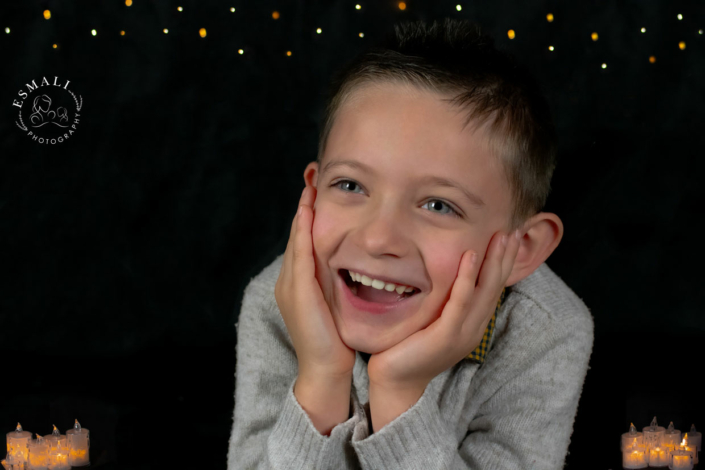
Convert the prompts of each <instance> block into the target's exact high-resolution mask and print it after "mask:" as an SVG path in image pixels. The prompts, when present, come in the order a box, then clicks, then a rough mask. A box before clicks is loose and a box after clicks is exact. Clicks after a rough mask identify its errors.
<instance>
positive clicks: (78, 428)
mask: <svg viewBox="0 0 705 470" xmlns="http://www.w3.org/2000/svg"><path fill="white" fill-rule="evenodd" d="M73 428H74V429H75V430H77V431H80V430H81V423H79V422H78V420H76V422H75V423H74V425H73Z"/></svg>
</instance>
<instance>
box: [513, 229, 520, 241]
mask: <svg viewBox="0 0 705 470" xmlns="http://www.w3.org/2000/svg"><path fill="white" fill-rule="evenodd" d="M514 236H515V237H517V240H521V232H520V231H519V229H517V231H516V233H514Z"/></svg>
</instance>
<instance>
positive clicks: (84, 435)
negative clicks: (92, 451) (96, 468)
mask: <svg viewBox="0 0 705 470" xmlns="http://www.w3.org/2000/svg"><path fill="white" fill-rule="evenodd" d="M66 438H67V439H68V442H69V465H71V466H72V467H85V466H86V465H89V464H90V460H89V459H88V449H89V448H90V446H91V440H90V433H89V431H88V429H85V428H82V427H81V423H79V422H78V420H76V423H74V425H73V429H69V430H68V431H66Z"/></svg>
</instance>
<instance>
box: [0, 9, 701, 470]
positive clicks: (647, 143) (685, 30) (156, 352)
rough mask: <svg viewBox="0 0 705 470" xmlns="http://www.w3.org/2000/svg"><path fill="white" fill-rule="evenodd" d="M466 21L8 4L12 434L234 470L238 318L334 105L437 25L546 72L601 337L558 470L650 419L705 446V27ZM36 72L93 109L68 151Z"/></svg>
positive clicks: (614, 454) (0, 183)
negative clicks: (394, 40)
mask: <svg viewBox="0 0 705 470" xmlns="http://www.w3.org/2000/svg"><path fill="white" fill-rule="evenodd" d="M457 4H458V2H445V1H440V2H432V1H424V2H421V1H419V2H413V1H412V2H409V3H408V4H407V5H406V9H405V10H401V9H400V8H399V6H398V4H397V2H392V1H384V2H374V3H373V2H367V3H361V4H360V5H361V6H362V8H361V9H360V10H357V9H355V2H343V1H334V2H328V1H326V2H324V1H296V2H294V1H283V2H274V1H260V2H244V1H241V0H237V1H233V2H227V1H196V0H168V1H160V2H157V1H153V0H134V2H133V4H132V5H131V6H129V7H128V6H127V5H126V4H125V1H124V0H110V1H95V0H90V1H89V0H77V1H66V2H58V1H49V0H44V1H38V0H31V1H28V0H22V1H19V0H16V1H4V2H2V4H1V5H0V23H1V24H0V28H2V30H0V54H1V55H0V59H1V60H2V61H1V64H2V73H1V74H0V97H1V99H0V139H1V140H0V142H1V144H0V355H1V357H2V365H3V367H2V376H0V387H1V390H2V391H1V392H0V429H4V431H3V432H9V431H11V430H12V429H13V428H14V426H15V425H16V423H17V422H18V421H19V422H21V423H22V425H23V426H24V428H25V429H28V430H30V431H32V432H39V433H41V434H48V433H49V432H50V431H51V425H52V424H56V425H57V426H58V427H59V428H60V429H61V430H62V432H63V431H65V430H66V428H68V427H70V426H71V424H72V423H73V420H74V419H75V418H77V419H79V421H81V423H82V424H83V426H84V427H87V428H89V429H90V430H91V432H92V439H93V449H92V461H93V464H94V465H93V466H95V467H96V468H105V469H108V468H120V469H156V468H159V469H161V468H191V466H194V465H195V467H194V468H214V469H215V468H225V457H226V453H227V443H228V437H229V433H230V427H231V423H232V410H233V403H234V402H233V392H234V368H235V344H236V332H235V328H234V323H235V322H236V321H237V315H238V313H239V306H240V301H241V299H242V294H243V289H244V287H245V286H246V285H247V283H248V282H249V280H250V279H251V278H252V277H253V276H255V275H256V274H257V273H258V272H259V271H260V270H261V269H262V268H263V267H264V266H266V265H267V264H269V263H270V262H271V261H272V260H273V259H274V257H275V256H276V255H277V254H279V253H281V252H283V250H284V247H285V245H286V240H287V237H288V231H289V227H290V223H291V219H292V217H293V215H294V212H295V209H296V203H297V201H298V197H299V194H300V192H301V189H302V188H303V180H302V172H303V169H304V167H305V165H306V164H307V163H308V162H309V161H311V160H313V159H315V156H316V146H317V138H318V129H319V127H318V126H319V124H320V118H321V111H322V107H323V96H324V90H325V87H326V85H327V83H328V81H329V79H330V77H331V75H332V73H333V71H334V70H335V69H336V68H338V67H339V66H340V65H342V64H343V63H345V62H346V61H347V60H349V59H350V58H352V57H353V56H354V55H355V54H356V53H357V52H359V51H361V50H362V49H363V48H364V47H366V46H367V45H369V44H371V43H373V42H374V41H375V39H376V38H379V37H380V36H381V35H382V34H384V33H385V32H386V31H388V30H390V28H391V27H392V25H393V24H394V22H396V21H400V20H405V19H409V20H415V19H424V20H427V21H431V20H434V19H441V18H443V17H446V16H450V17H460V18H470V19H472V20H473V21H476V22H477V23H478V24H480V25H481V27H482V28H483V30H484V31H485V32H488V33H490V34H491V35H492V36H493V37H494V38H495V40H496V44H497V46H498V47H500V48H502V49H505V50H508V51H510V52H511V53H513V54H515V55H516V56H517V57H518V58H519V59H520V61H521V62H522V63H525V64H527V65H528V66H529V67H530V68H531V70H532V71H533V72H534V73H535V74H536V76H537V78H538V79H539V81H540V82H541V84H542V86H543V87H544V90H545V92H546V95H547V97H548V100H549V102H550V105H551V108H552V111H553V114H554V118H555V121H556V125H557V128H558V132H559V135H560V162H559V165H558V167H557V169H556V172H555V176H554V180H553V184H552V187H553V190H552V193H551V196H550V197H549V201H548V204H547V207H546V208H545V210H546V211H550V212H555V213H556V214H558V215H559V216H560V217H561V218H562V220H563V222H564V224H565V235H564V239H563V241H562V243H561V245H560V246H559V247H558V249H557V250H556V252H554V254H553V255H552V256H551V257H550V258H549V260H548V264H549V266H550V267H551V269H553V270H554V271H555V272H556V273H557V274H558V275H560V276H561V277H562V278H563V279H564V280H565V281H566V283H567V284H568V285H569V286H570V287H571V288H572V289H573V290H574V291H575V292H576V293H577V294H578V295H579V296H580V297H581V298H582V299H583V300H584V301H585V303H586V304H587V305H588V307H590V309H591V311H592V313H593V316H594V318H595V345H594V351H593V356H592V358H591V363H590V366H591V369H590V370H589V372H588V375H587V379H586V382H585V386H584V389H583V394H582V397H581V400H580V405H579V409H578V414H577V417H576V420H575V423H574V434H573V437H572V442H571V445H570V448H569V452H570V453H569V455H568V458H567V468H619V464H620V461H621V460H620V459H621V455H620V453H619V450H618V448H619V436H620V434H621V433H623V432H626V431H627V429H628V427H629V423H630V422H634V424H635V425H637V426H638V427H639V428H641V427H643V426H646V425H648V423H649V422H650V421H651V418H653V416H654V415H656V416H657V417H658V418H659V424H662V425H668V422H669V421H673V422H674V424H675V425H676V427H677V428H680V429H682V430H688V429H689V428H690V425H691V423H695V424H696V426H698V425H699V427H701V428H705V407H704V406H703V400H704V399H705V394H704V393H703V390H702V388H701V387H700V384H701V383H702V382H703V380H702V379H703V376H704V374H703V368H702V360H703V349H704V348H703V341H704V340H705V319H704V318H703V310H702V307H701V305H700V304H699V301H700V300H701V296H700V295H699V294H700V285H701V281H702V279H703V275H702V269H703V256H702V254H701V253H702V240H701V239H702V233H703V223H702V219H701V216H702V214H703V211H702V207H703V203H704V202H705V197H704V196H703V191H702V186H701V184H700V179H701V175H702V174H703V169H704V166H705V165H704V164H703V160H702V158H703V150H702V149H703V144H704V143H705V137H703V124H704V122H705V121H704V119H703V117H704V112H703V104H704V103H705V101H704V100H703V83H705V73H704V71H705V61H704V59H705V52H704V46H705V35H703V34H702V29H703V28H705V7H704V6H703V4H702V2H695V1H692V2H684V1H665V0H664V1H654V2H647V3H643V2H608V1H597V0H595V1H587V2H569V3H566V2H558V1H529V2H518V1H508V0H505V1H497V2H463V3H461V5H462V10H460V11H458V10H457V9H456V5H457ZM178 6H181V7H183V8H182V10H183V11H179V10H178V9H177V7H178ZM231 7H234V8H235V12H231V11H230V9H231ZM44 10H50V12H51V18H50V19H45V18H44V15H43V12H44ZM274 11H277V12H278V13H279V15H280V16H279V18H278V19H276V20H275V19H274V18H273V16H272V15H273V12H274ZM548 13H552V14H553V15H554V21H553V22H549V21H547V18H546V15H547V14H548ZM678 14H682V15H683V17H682V19H680V20H679V19H678V16H677V15H678ZM642 27H645V28H646V32H645V33H642V32H641V31H640V29H641V28H642ZM6 28H9V30H8V29H6ZM164 28H167V29H168V34H166V33H164V32H163V30H164ZM200 28H205V29H206V36H205V37H203V38H202V37H200V35H199V29H200ZM316 28H321V33H320V34H319V33H317V32H316ZM92 29H95V30H96V35H95V36H93V35H92V34H91V30H92ZM509 29H513V30H515V31H516V38H515V39H513V40H510V39H509V38H508V35H507V31H508V30H509ZM7 31H9V32H7ZM120 31H125V34H124V35H121V34H120ZM360 32H364V37H360V36H359V33H360ZM593 32H597V33H598V34H599V39H598V40H597V41H593V40H592V39H591V33H593ZM681 41H683V42H685V49H681V48H680V47H679V42H681ZM54 44H56V47H53V45H54ZM549 45H553V46H554V47H555V50H554V51H549V49H548V46H549ZM239 50H242V52H243V53H242V54H240V53H239ZM287 51H291V55H290V56H288V55H287V54H286V52H287ZM650 56H654V57H655V58H656V61H655V62H654V63H650V62H649V57H650ZM603 63H604V64H606V68H603V67H602V64H603ZM44 76H46V77H47V78H48V80H52V77H54V76H57V77H59V80H61V81H62V83H63V81H65V80H70V81H71V85H70V87H69V88H70V89H71V90H74V92H75V93H76V94H77V95H80V97H81V98H82V99H83V107H82V110H81V120H80V123H79V124H78V126H77V130H76V132H75V134H73V135H72V136H71V137H70V138H69V139H68V140H66V141H65V142H63V143H57V144H56V145H49V144H44V145H42V144H39V143H38V142H36V141H32V140H31V139H30V138H29V137H27V135H26V134H25V133H24V132H23V131H22V130H20V129H19V128H18V127H19V126H18V125H17V124H16V121H17V114H18V108H16V107H13V106H12V102H13V100H16V99H18V94H17V93H18V91H19V90H21V89H25V84H26V83H28V82H30V81H31V80H32V79H35V80H37V83H39V82H40V81H41V79H42V77H44ZM537 432H541V430H540V429H537ZM184 444H185V445H184ZM167 464H169V465H170V466H168V465H167Z"/></svg>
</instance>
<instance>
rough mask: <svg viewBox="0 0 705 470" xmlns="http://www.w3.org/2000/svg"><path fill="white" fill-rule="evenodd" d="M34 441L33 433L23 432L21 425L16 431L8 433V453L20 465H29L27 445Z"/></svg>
mask: <svg viewBox="0 0 705 470" xmlns="http://www.w3.org/2000/svg"><path fill="white" fill-rule="evenodd" d="M30 439H32V433H31V432H29V431H23V430H22V426H21V425H20V423H17V427H16V428H15V430H14V431H12V432H8V433H7V453H8V454H10V455H11V456H12V457H13V458H14V459H15V460H16V461H17V462H16V464H18V463H22V464H26V463H27V443H28V442H29V440H30Z"/></svg>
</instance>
